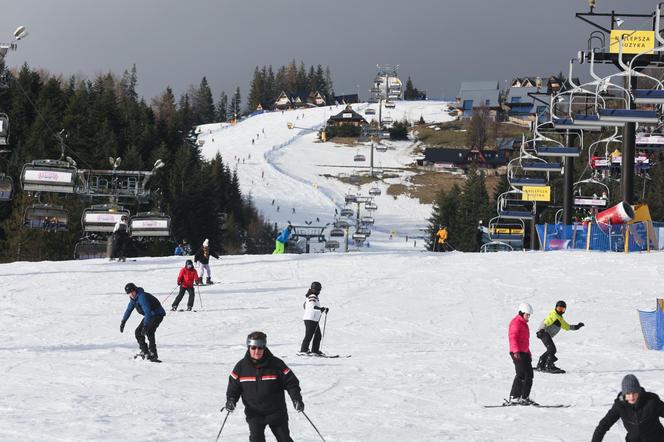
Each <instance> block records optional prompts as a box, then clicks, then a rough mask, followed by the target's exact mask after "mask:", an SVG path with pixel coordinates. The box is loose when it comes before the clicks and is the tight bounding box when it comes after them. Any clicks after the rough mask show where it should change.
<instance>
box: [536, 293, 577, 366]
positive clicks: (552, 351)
mask: <svg viewBox="0 0 664 442" xmlns="http://www.w3.org/2000/svg"><path fill="white" fill-rule="evenodd" d="M565 310H567V303H565V301H558V302H556V307H555V308H554V309H553V310H551V312H550V313H549V314H548V315H547V316H546V318H544V321H542V323H541V324H540V326H539V329H538V330H537V333H536V336H537V337H538V338H539V339H541V340H542V343H543V344H544V346H545V347H546V351H545V352H544V353H542V356H540V358H539V361H538V362H537V370H538V371H543V372H546V373H565V370H563V369H561V368H558V367H556V365H555V362H556V361H557V360H558V358H557V357H556V351H557V350H556V344H554V343H553V337H554V336H556V334H558V332H559V331H560V329H561V328H562V329H563V330H578V329H580V328H581V327H583V326H584V324H583V322H579V323H578V324H572V325H570V324H568V323H567V321H565V320H564V319H563V315H564V314H565Z"/></svg>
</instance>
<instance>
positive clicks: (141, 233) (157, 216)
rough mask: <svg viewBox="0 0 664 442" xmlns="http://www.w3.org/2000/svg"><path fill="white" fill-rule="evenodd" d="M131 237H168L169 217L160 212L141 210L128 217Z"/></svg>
mask: <svg viewBox="0 0 664 442" xmlns="http://www.w3.org/2000/svg"><path fill="white" fill-rule="evenodd" d="M129 230H130V232H131V236H132V237H169V236H170V235H171V217H169V216H168V215H165V214H163V213H160V212H142V213H137V214H136V215H134V216H132V217H131V218H130V224H129Z"/></svg>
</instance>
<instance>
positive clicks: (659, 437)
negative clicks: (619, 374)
mask: <svg viewBox="0 0 664 442" xmlns="http://www.w3.org/2000/svg"><path fill="white" fill-rule="evenodd" d="M660 417H664V402H662V401H661V399H660V398H659V396H657V395H656V394H655V393H650V392H648V391H646V390H645V389H643V387H641V385H639V380H638V379H636V376H634V375H633V374H628V375H627V376H625V377H624V378H623V380H622V390H621V393H620V394H619V395H618V397H617V398H616V400H615V402H614V403H613V406H612V407H611V409H610V410H609V412H608V413H606V416H604V418H603V419H602V420H601V421H600V422H599V425H597V428H595V432H594V433H593V439H592V442H601V441H602V439H604V435H605V434H606V432H607V431H609V429H611V427H612V426H613V424H615V423H616V422H617V421H618V419H622V421H623V425H624V426H625V429H626V430H627V436H626V437H625V440H626V441H627V442H661V441H664V427H662V424H661V423H660V422H659V418H660Z"/></svg>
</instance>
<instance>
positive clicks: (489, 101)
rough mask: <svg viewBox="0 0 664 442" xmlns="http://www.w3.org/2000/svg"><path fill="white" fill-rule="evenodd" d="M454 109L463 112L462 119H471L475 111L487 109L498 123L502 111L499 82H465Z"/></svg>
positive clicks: (462, 84)
mask: <svg viewBox="0 0 664 442" xmlns="http://www.w3.org/2000/svg"><path fill="white" fill-rule="evenodd" d="M454 107H455V108H457V109H459V111H460V112H461V118H470V117H472V116H473V111H475V110H477V109H481V108H486V109H488V110H489V116H490V118H491V119H492V120H493V121H496V120H497V118H498V113H499V112H500V110H501V106H500V90H499V88H498V81H464V82H463V83H461V89H459V95H457V99H456V103H455V104H454Z"/></svg>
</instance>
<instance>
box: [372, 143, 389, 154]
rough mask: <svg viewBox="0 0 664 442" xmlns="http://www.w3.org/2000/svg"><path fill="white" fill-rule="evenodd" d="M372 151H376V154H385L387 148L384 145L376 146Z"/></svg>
mask: <svg viewBox="0 0 664 442" xmlns="http://www.w3.org/2000/svg"><path fill="white" fill-rule="evenodd" d="M374 149H376V152H387V146H385V145H384V144H377V145H376V146H375V147H374Z"/></svg>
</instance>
